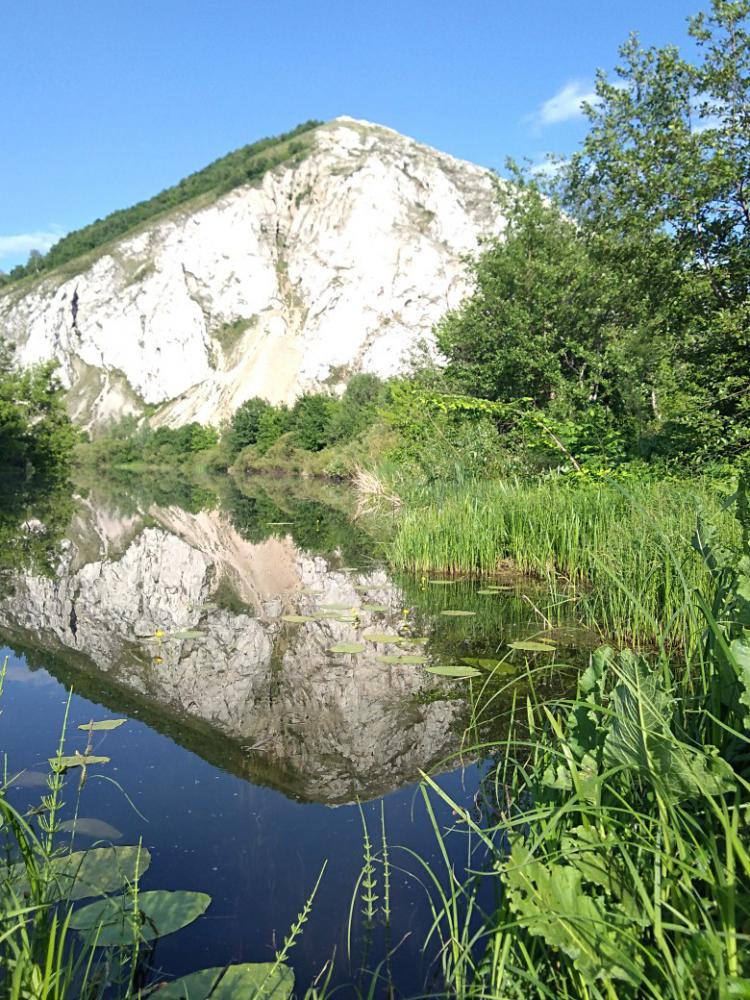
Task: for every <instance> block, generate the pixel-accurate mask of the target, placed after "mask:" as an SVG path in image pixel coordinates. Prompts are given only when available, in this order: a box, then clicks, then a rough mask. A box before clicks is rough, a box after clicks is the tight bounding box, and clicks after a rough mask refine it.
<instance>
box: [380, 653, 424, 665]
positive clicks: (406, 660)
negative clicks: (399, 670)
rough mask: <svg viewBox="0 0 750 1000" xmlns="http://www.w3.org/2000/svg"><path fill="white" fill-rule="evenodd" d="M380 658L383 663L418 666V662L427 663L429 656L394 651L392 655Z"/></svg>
mask: <svg viewBox="0 0 750 1000" xmlns="http://www.w3.org/2000/svg"><path fill="white" fill-rule="evenodd" d="M378 659H379V660H380V662H381V663H398V664H402V665H404V666H406V665H414V666H417V664H419V663H427V657H426V656H420V655H419V654H418V653H404V654H403V655H401V656H399V655H398V654H396V653H394V654H393V655H391V656H379V657H378Z"/></svg>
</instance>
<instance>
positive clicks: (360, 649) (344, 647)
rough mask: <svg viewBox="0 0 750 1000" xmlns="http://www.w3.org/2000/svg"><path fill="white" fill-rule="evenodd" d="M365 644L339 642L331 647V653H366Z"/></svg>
mask: <svg viewBox="0 0 750 1000" xmlns="http://www.w3.org/2000/svg"><path fill="white" fill-rule="evenodd" d="M365 648H366V647H365V644H364V643H363V642H338V643H336V645H335V646H331V648H330V649H329V650H328V652H329V653H364V651H365Z"/></svg>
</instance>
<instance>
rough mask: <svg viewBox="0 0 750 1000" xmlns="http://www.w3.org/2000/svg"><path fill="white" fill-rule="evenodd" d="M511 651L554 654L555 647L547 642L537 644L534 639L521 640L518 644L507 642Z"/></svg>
mask: <svg viewBox="0 0 750 1000" xmlns="http://www.w3.org/2000/svg"><path fill="white" fill-rule="evenodd" d="M508 645H509V646H510V648H511V649H523V650H525V651H526V652H528V653H554V652H555V647H554V646H551V645H550V644H549V643H548V642H537V641H536V640H535V639H522V640H519V641H518V642H509V643H508Z"/></svg>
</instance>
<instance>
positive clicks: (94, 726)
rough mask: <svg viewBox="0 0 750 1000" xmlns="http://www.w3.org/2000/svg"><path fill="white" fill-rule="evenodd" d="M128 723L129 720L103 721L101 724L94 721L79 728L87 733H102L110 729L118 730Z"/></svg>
mask: <svg viewBox="0 0 750 1000" xmlns="http://www.w3.org/2000/svg"><path fill="white" fill-rule="evenodd" d="M127 721H128V720H127V719H102V720H101V721H100V722H94V720H93V719H92V720H91V722H86V723H84V724H83V725H81V726H79V727H78V728H79V729H85V730H86V732H95V733H100V732H105V731H108V730H110V729H117V728H119V727H120V726H122V725H123V724H124V723H126V722H127Z"/></svg>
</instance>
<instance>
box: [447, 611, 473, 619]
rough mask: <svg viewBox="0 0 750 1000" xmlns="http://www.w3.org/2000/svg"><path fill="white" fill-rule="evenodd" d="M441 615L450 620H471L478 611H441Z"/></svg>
mask: <svg viewBox="0 0 750 1000" xmlns="http://www.w3.org/2000/svg"><path fill="white" fill-rule="evenodd" d="M440 614H441V615H446V617H449V618H470V617H471V616H472V615H475V614H476V611H441V612H440Z"/></svg>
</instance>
